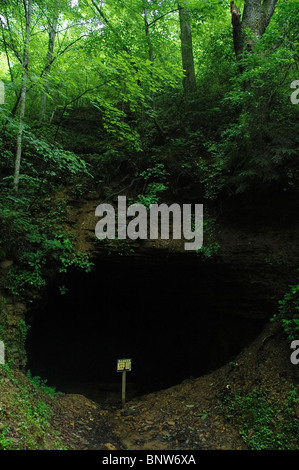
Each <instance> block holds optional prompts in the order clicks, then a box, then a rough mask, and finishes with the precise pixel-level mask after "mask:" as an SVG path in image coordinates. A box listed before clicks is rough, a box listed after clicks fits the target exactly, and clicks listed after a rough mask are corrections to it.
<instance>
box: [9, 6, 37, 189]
mask: <svg viewBox="0 0 299 470" xmlns="http://www.w3.org/2000/svg"><path fill="white" fill-rule="evenodd" d="M23 5H24V10H25V20H26V31H25V42H24V54H23V63H22V66H23V77H22V87H21V96H20V119H19V130H18V136H17V151H16V159H15V171H14V182H13V187H14V191H15V192H16V193H17V192H18V188H19V178H20V166H21V155H22V139H23V130H24V117H25V104H26V91H27V78H28V49H29V41H30V23H31V14H32V0H27V1H26V0H23Z"/></svg>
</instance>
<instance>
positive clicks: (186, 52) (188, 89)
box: [179, 0, 196, 96]
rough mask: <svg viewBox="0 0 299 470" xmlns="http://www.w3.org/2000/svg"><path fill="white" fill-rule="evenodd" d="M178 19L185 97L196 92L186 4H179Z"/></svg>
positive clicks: (184, 2) (190, 33) (184, 0)
mask: <svg viewBox="0 0 299 470" xmlns="http://www.w3.org/2000/svg"><path fill="white" fill-rule="evenodd" d="M179 17H180V29H181V54H182V65H183V70H184V74H185V76H184V79H183V87H184V93H185V95H187V96H188V95H190V93H194V92H196V78H195V69H194V58H193V45H192V30H191V18H190V11H189V10H188V2H187V1H186V0H183V1H181V2H179Z"/></svg>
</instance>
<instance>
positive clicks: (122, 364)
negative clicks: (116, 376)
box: [117, 359, 132, 372]
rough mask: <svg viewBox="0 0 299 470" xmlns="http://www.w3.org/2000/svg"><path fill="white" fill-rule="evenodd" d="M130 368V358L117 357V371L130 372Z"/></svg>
mask: <svg viewBox="0 0 299 470" xmlns="http://www.w3.org/2000/svg"><path fill="white" fill-rule="evenodd" d="M131 370H132V359H118V360H117V372H128V371H129V372H130V371H131Z"/></svg>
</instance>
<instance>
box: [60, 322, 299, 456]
mask: <svg viewBox="0 0 299 470" xmlns="http://www.w3.org/2000/svg"><path fill="white" fill-rule="evenodd" d="M289 356H290V351H289V347H288V344H287V342H286V340H285V338H284V337H283V333H282V332H281V331H280V329H279V328H278V326H277V325H276V324H275V323H269V324H268V325H267V326H266V327H265V329H264V331H263V332H262V333H261V335H260V336H259V337H258V338H257V339H256V340H255V341H254V342H253V343H252V344H251V345H250V346H248V348H246V349H245V350H244V351H243V352H242V353H241V354H240V355H239V356H238V357H236V359H235V361H233V362H232V363H229V364H226V365H225V366H223V367H221V368H220V369H218V370H216V371H214V372H211V373H209V374H207V375H205V376H202V377H199V378H196V379H190V380H188V381H184V382H183V383H181V384H178V385H175V386H173V387H171V388H169V389H165V390H161V391H157V392H154V393H150V394H147V395H143V396H140V397H135V398H133V399H132V400H130V401H128V402H127V403H126V404H125V406H124V407H123V408H122V407H121V400H120V397H119V399H117V398H116V397H115V395H113V396H111V397H110V398H109V396H108V397H106V400H104V401H102V402H101V403H96V402H95V401H92V400H89V399H88V398H86V397H85V396H84V395H80V394H58V395H57V396H56V398H55V400H54V401H53V402H52V411H53V417H52V419H51V430H52V431H53V430H55V431H56V432H57V433H58V434H59V435H60V438H61V443H62V445H63V446H65V448H67V449H70V450H72V449H75V450H95V449H97V450H220V449H221V450H222V449H224V450H246V449H248V448H249V447H248V445H247V444H246V443H245V442H244V440H243V439H242V437H241V436H240V434H239V429H238V426H236V425H235V423H234V422H233V421H231V420H229V419H228V417H227V414H226V413H227V408H225V407H224V406H223V405H224V402H226V403H227V400H229V397H230V396H233V394H234V393H235V392H236V391H237V390H241V391H242V393H243V394H245V395H246V394H248V393H250V391H251V390H252V389H253V388H258V389H260V390H263V389H264V388H267V390H271V394H272V397H271V398H273V399H274V400H275V401H276V402H277V400H283V399H284V398H285V396H286V394H287V392H288V390H289V387H290V384H296V383H297V380H298V372H297V369H296V366H292V364H291V363H290V360H289ZM295 412H296V413H297V419H298V417H299V407H298V408H297V409H295Z"/></svg>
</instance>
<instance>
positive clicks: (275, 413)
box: [224, 387, 299, 450]
mask: <svg viewBox="0 0 299 470" xmlns="http://www.w3.org/2000/svg"><path fill="white" fill-rule="evenodd" d="M298 402H299V400H298V398H297V394H296V391H295V389H294V388H293V387H291V388H290V390H289V392H288V394H287V396H286V397H285V398H284V400H283V399H281V398H280V399H279V400H277V398H275V397H274V396H272V395H271V391H270V390H258V389H253V390H252V391H251V392H250V393H248V394H247V395H244V394H242V392H240V391H238V392H236V393H235V394H231V395H227V396H226V398H225V403H224V407H225V410H226V413H227V419H228V420H229V421H232V422H233V424H234V425H236V426H237V428H238V429H239V433H240V435H241V436H242V438H243V439H244V441H245V442H246V443H247V444H248V446H249V449H250V450H297V448H298V438H299V423H298V419H297V418H296V413H295V408H296V407H297V406H298Z"/></svg>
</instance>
